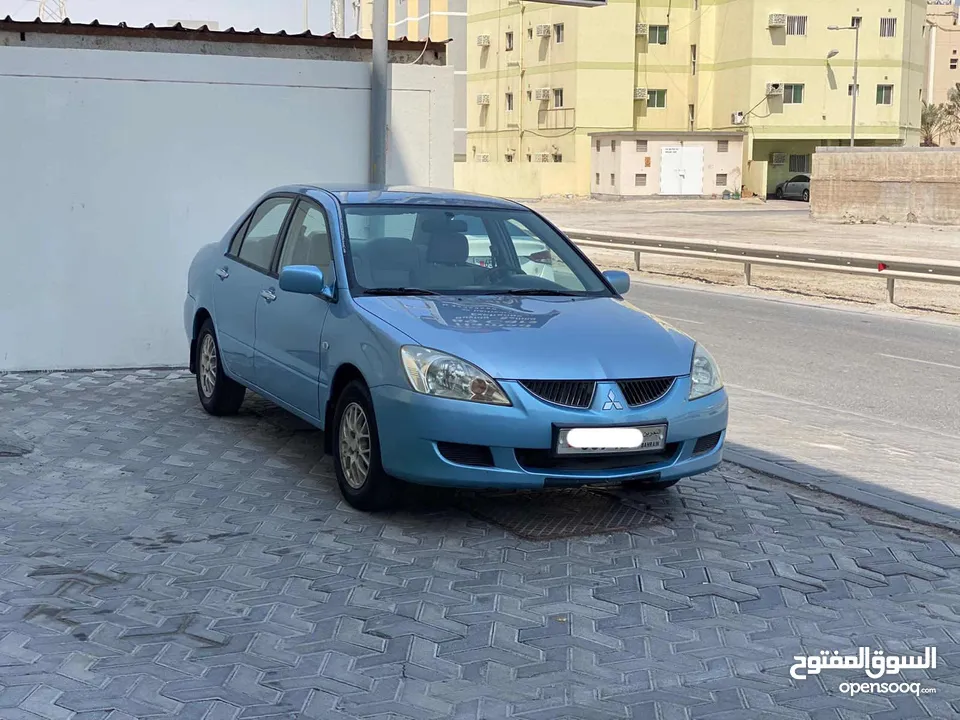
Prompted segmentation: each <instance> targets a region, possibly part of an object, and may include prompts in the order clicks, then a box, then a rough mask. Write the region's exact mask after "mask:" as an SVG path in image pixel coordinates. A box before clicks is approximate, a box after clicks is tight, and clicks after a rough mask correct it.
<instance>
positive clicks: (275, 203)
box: [237, 197, 293, 272]
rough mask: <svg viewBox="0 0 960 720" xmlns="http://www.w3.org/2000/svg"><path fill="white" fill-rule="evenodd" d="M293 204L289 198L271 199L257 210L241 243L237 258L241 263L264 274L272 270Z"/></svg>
mask: <svg viewBox="0 0 960 720" xmlns="http://www.w3.org/2000/svg"><path fill="white" fill-rule="evenodd" d="M292 204H293V200H291V199H290V198H288V197H281V198H270V199H268V200H265V201H264V202H263V204H262V205H260V207H258V208H257V211H256V212H255V213H254V214H253V218H252V219H251V220H250V227H249V228H248V230H247V233H246V235H244V237H243V241H242V242H241V243H240V252H239V253H238V254H237V257H238V258H239V259H240V260H241V261H243V262H245V263H246V264H248V265H251V266H253V267H255V268H257V269H258V270H263V271H264V272H268V271H269V270H270V265H271V263H272V262H273V253H274V251H275V250H276V249H277V242H278V241H279V239H280V230H281V229H283V221H284V220H286V218H287V212H289V210H290V206H291V205H292Z"/></svg>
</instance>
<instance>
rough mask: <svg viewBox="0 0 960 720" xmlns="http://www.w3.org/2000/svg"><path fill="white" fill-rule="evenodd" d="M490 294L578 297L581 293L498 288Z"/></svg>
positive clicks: (544, 289) (548, 289)
mask: <svg viewBox="0 0 960 720" xmlns="http://www.w3.org/2000/svg"><path fill="white" fill-rule="evenodd" d="M490 294H491V295H550V296H553V297H579V296H580V295H582V293H578V292H575V291H573V290H551V289H550V288H520V289H515V290H498V291H496V292H493V293H490Z"/></svg>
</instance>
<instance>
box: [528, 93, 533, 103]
mask: <svg viewBox="0 0 960 720" xmlns="http://www.w3.org/2000/svg"><path fill="white" fill-rule="evenodd" d="M531 100H533V90H527V102H530V101H531Z"/></svg>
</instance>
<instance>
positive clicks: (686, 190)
mask: <svg viewBox="0 0 960 720" xmlns="http://www.w3.org/2000/svg"><path fill="white" fill-rule="evenodd" d="M660 194H661V195H702V194H703V148H702V147H679V146H678V147H665V148H662V149H661V150H660Z"/></svg>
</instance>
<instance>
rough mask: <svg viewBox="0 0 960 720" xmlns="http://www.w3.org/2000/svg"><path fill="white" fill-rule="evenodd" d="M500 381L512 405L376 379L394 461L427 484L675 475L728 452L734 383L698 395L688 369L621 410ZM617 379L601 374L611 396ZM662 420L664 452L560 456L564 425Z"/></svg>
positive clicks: (403, 473) (387, 452) (537, 484)
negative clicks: (582, 405)
mask: <svg viewBox="0 0 960 720" xmlns="http://www.w3.org/2000/svg"><path fill="white" fill-rule="evenodd" d="M500 384H501V386H502V387H503V388H504V390H505V392H506V393H507V395H508V396H509V397H510V400H511V402H512V403H513V406H512V407H502V406H494V405H486V404H483V403H472V402H465V401H462V400H449V399H446V398H437V397H431V396H427V395H422V394H419V393H415V392H413V391H412V390H410V389H407V388H400V387H394V386H387V385H383V386H378V387H374V388H372V389H371V394H372V396H373V404H374V410H375V411H376V416H377V429H378V432H379V436H380V452H381V460H382V463H383V467H384V469H385V470H386V471H387V472H388V473H389V474H390V475H393V476H394V477H398V478H401V479H403V480H407V481H409V482H415V483H421V484H425V485H440V486H449V487H462V488H531V489H535V488H543V487H554V486H576V485H588V484H596V483H616V482H623V481H626V480H631V481H632V480H637V481H649V482H658V481H659V482H665V481H669V480H676V479H679V478H683V477H689V476H690V475H697V474H699V473H703V472H707V471H708V470H711V469H713V468H715V467H716V466H717V465H719V464H720V461H721V459H722V455H723V442H724V439H725V435H726V428H727V415H728V402H727V395H726V392H725V391H724V390H720V391H719V392H716V393H713V394H712V395H708V396H707V397H704V398H699V399H697V400H693V401H688V400H687V396H688V394H689V390H690V378H689V377H682V378H678V379H677V381H676V382H675V383H674V386H673V388H672V389H671V390H670V392H668V393H667V395H666V396H664V397H663V398H661V399H660V400H658V401H657V402H655V403H651V404H649V405H644V406H642V407H638V408H630V407H628V406H624V409H623V410H613V411H602V410H599V409H584V410H578V409H568V408H564V407H559V406H556V405H552V404H550V403H547V402H544V401H542V400H540V399H539V398H537V397H536V396H534V395H532V394H531V393H529V392H528V391H527V390H526V389H524V388H523V386H521V385H520V384H519V383H515V382H506V381H501V383H500ZM613 387H615V384H607V383H598V385H597V391H596V392H597V395H603V396H605V395H606V394H607V390H608V388H613ZM659 423H666V424H667V437H666V444H667V446H666V448H665V450H664V452H662V453H649V454H643V455H642V456H641V455H640V454H634V455H629V456H623V457H621V458H618V459H617V460H616V461H612V460H611V459H610V458H607V459H604V460H588V461H582V460H581V461H579V462H575V461H573V460H559V459H557V458H554V457H553V455H552V453H551V452H550V450H551V448H552V445H553V441H554V427H555V426H565V425H566V426H579V427H600V426H611V425H627V424H636V425H647V424H659ZM711 436H712V437H711ZM708 438H709V440H708ZM710 440H715V442H714V443H713V444H711V443H710ZM698 441H699V442H700V445H699V447H698ZM451 447H453V451H454V452H451ZM471 448H472V449H471ZM451 458H453V459H454V460H457V461H454V460H452V459H451ZM464 461H468V462H469V463H471V464H464ZM478 462H480V463H482V464H477V463H478Z"/></svg>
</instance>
